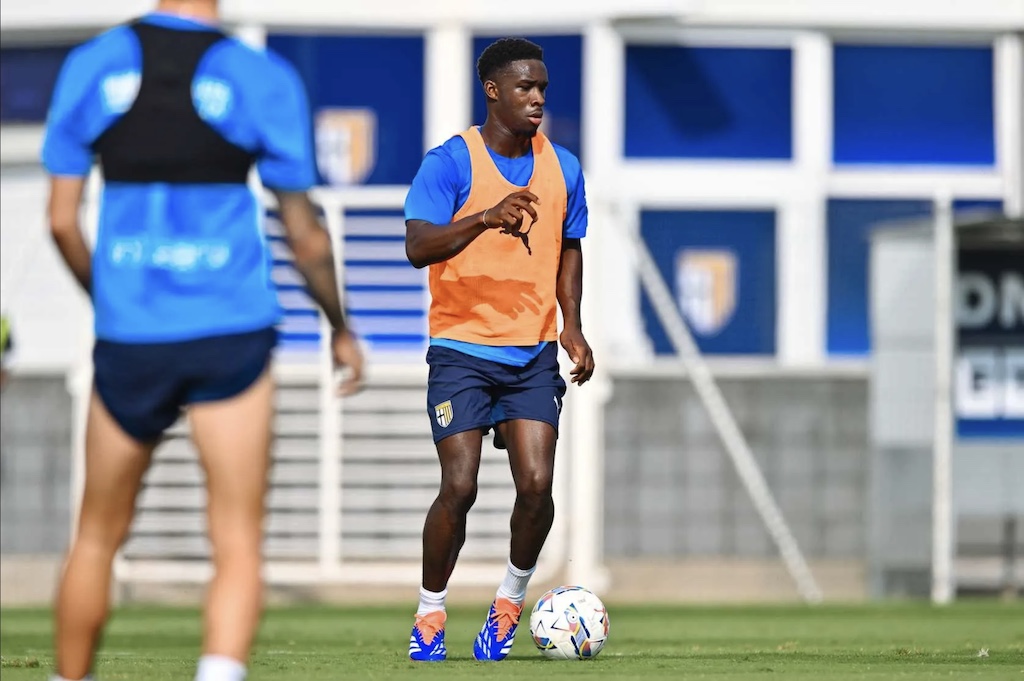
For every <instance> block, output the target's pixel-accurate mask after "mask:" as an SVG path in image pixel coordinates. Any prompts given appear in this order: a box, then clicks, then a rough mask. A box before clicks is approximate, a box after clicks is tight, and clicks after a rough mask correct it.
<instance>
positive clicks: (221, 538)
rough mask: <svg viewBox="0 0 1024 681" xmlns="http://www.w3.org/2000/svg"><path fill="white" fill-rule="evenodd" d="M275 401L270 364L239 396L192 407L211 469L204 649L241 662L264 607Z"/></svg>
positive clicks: (207, 469)
mask: <svg viewBox="0 0 1024 681" xmlns="http://www.w3.org/2000/svg"><path fill="white" fill-rule="evenodd" d="M273 400H274V384H273V381H272V378H271V376H270V372H269V371H267V372H265V373H264V374H263V376H262V377H260V379H259V380H258V381H256V383H254V384H253V385H252V386H250V387H249V388H248V389H247V390H246V391H245V392H243V393H241V394H240V395H237V396H235V397H232V398H230V399H227V400H221V401H218V402H205V403H199V404H195V405H193V406H192V407H191V408H190V418H191V422H192V432H193V437H194V438H195V443H196V446H197V447H198V449H199V457H200V461H201V463H202V466H203V470H204V471H205V472H206V488H207V526H208V532H209V537H210V543H211V545H212V547H213V565H214V571H215V574H214V577H213V581H212V582H211V583H210V586H209V590H208V591H207V595H206V610H205V620H204V638H203V653H204V654H206V655H219V656H224V657H228V658H231V659H233V660H237V661H238V662H240V663H242V664H245V662H246V661H247V660H248V657H249V649H250V647H251V645H252V640H253V637H254V636H255V633H256V629H257V627H258V626H259V620H260V614H261V612H262V609H263V582H262V575H261V567H262V553H261V549H262V540H263V516H264V497H265V495H266V490H267V474H268V472H269V468H270V443H271V427H272V418H273V412H274V405H273Z"/></svg>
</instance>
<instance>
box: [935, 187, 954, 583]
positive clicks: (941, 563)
mask: <svg viewBox="0 0 1024 681" xmlns="http://www.w3.org/2000/svg"><path fill="white" fill-rule="evenodd" d="M955 249H956V235H955V234H954V231H953V199H952V196H951V195H950V193H949V192H948V191H945V190H943V191H940V192H938V193H937V194H936V196H935V432H934V438H935V442H934V443H933V461H932V601H933V602H935V603H949V602H950V601H952V600H953V596H954V593H953V591H954V590H953V488H952V468H953V419H954V415H953V394H952V371H953V352H954V350H953V348H954V342H955V341H954V337H953V335H954V319H953V287H954V285H955V282H954V262H955V258H956V250H955Z"/></svg>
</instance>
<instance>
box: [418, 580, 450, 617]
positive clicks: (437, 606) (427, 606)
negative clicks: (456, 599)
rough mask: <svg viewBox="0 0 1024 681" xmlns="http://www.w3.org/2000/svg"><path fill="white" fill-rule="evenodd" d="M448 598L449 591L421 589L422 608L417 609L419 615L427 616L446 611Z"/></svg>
mask: <svg viewBox="0 0 1024 681" xmlns="http://www.w3.org/2000/svg"><path fill="white" fill-rule="evenodd" d="M447 596H448V589H445V590H444V591H427V590H426V589H424V588H423V587H422V586H421V587H420V607H418V608H417V609H416V614H417V615H427V614H429V613H432V612H437V611H438V610H441V611H444V599H445V598H447Z"/></svg>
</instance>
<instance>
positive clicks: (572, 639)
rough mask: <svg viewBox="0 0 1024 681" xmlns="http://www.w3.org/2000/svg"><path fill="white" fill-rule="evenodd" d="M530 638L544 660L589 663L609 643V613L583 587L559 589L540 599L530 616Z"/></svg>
mask: <svg viewBox="0 0 1024 681" xmlns="http://www.w3.org/2000/svg"><path fill="white" fill-rule="evenodd" d="M530 635H531V636H532V637H533V642H534V644H535V645H536V646H537V649H538V650H540V652H541V654H542V655H544V657H549V658H551V659H553V660H589V659H592V658H594V657H597V654H598V653H600V652H601V649H602V648H604V644H605V642H606V641H607V640H608V611H607V610H606V609H605V607H604V603H602V602H601V599H600V598H598V597H597V596H596V595H594V593H593V592H592V591H590V590H588V589H585V588H583V587H582V586H560V587H558V588H556V589H552V590H551V591H548V592H547V593H546V594H544V595H543V596H541V597H540V600H538V601H537V604H536V605H534V606H533V612H532V613H531V614H530Z"/></svg>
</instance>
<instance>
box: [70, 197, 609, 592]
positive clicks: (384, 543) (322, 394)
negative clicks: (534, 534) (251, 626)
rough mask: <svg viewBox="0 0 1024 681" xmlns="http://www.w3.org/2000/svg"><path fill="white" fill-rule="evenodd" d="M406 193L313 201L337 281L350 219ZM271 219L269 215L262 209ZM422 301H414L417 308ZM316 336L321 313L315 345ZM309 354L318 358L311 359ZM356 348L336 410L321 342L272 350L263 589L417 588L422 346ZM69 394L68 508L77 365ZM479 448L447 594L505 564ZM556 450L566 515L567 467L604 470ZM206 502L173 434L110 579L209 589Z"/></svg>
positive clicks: (565, 448) (424, 447)
mask: <svg viewBox="0 0 1024 681" xmlns="http://www.w3.org/2000/svg"><path fill="white" fill-rule="evenodd" d="M405 191H406V189H405V188H404V187H360V188H357V189H353V190H349V191H335V190H324V189H318V190H315V191H314V192H313V197H314V200H315V202H316V203H317V204H318V205H319V206H320V207H321V208H322V209H323V211H324V216H325V222H326V225H327V227H328V229H329V231H330V234H331V238H332V242H333V244H334V249H335V253H336V255H337V258H336V259H337V262H338V266H339V271H338V274H339V278H340V280H341V281H345V277H346V269H345V266H344V263H345V253H346V245H345V235H346V234H348V233H349V229H348V227H349V226H354V228H355V227H358V226H359V225H360V224H362V225H363V226H364V227H365V225H366V224H367V223H359V222H358V220H359V219H360V218H358V217H355V218H353V217H351V216H349V215H348V213H349V212H350V211H352V210H359V211H381V212H382V213H383V212H387V213H397V212H399V211H400V209H401V206H402V202H403V201H404V198H405ZM92 198H93V200H95V198H96V195H95V193H94V194H93V195H92ZM268 208H269V209H270V210H272V209H273V206H272V202H269V203H268ZM374 220H376V221H377V222H375V223H373V227H374V229H377V230H378V231H379V230H380V229H384V230H385V231H386V232H387V235H386V236H394V235H395V234H403V233H404V220H402V218H401V217H400V216H397V215H395V216H394V224H393V226H392V227H388V226H387V225H386V224H385V223H384V222H382V221H381V219H380V218H374ZM277 251H278V255H280V249H277ZM384 257H387V256H384ZM278 262H279V263H280V258H278ZM391 266H393V264H392V265H391ZM281 267H282V268H284V267H285V266H281ZM409 269H410V270H412V268H411V267H409ZM412 271H413V272H417V271H416V270H412ZM422 274H423V273H422V272H417V276H422ZM426 300H427V298H426V296H425V295H424V298H423V301H424V304H425V302H426ZM356 316H357V315H356ZM327 328H328V327H327V326H326V321H325V320H324V319H323V317H322V316H321V317H320V319H319V329H320V335H321V337H322V338H323V337H326V330H327ZM357 330H358V328H357ZM424 333H425V329H424ZM89 335H90V338H91V334H89ZM424 345H425V343H424ZM312 346H318V347H319V351H318V352H317V351H311V350H310V349H309V348H310V347H312ZM367 346H368V359H369V366H368V372H367V382H366V388H365V390H364V391H363V392H362V393H360V394H359V395H357V396H355V397H353V398H349V399H346V400H341V399H339V398H337V397H336V395H335V392H334V387H335V384H336V383H335V378H336V376H335V371H334V368H333V365H332V361H331V356H330V349H329V347H328V346H327V344H326V343H323V342H320V343H317V344H311V345H307V346H306V348H307V349H306V350H302V349H298V350H295V351H292V352H288V351H287V348H284V349H283V350H282V351H281V352H280V353H279V357H278V361H277V362H276V363H275V369H274V375H275V378H276V380H277V383H278V397H277V410H276V414H275V435H276V442H275V452H274V468H273V470H272V474H271V483H270V490H269V494H268V507H269V510H268V521H267V537H266V543H265V554H266V557H267V564H266V570H265V575H266V578H267V580H268V582H270V583H281V584H285V583H287V584H318V583H408V584H415V583H418V581H419V579H420V545H421V544H420V542H421V540H420V533H421V530H422V525H423V519H424V517H425V514H426V511H427V509H428V507H429V505H430V503H431V502H432V500H433V497H434V496H435V494H436V489H437V483H438V482H439V479H440V471H439V468H438V465H437V462H436V455H435V452H434V446H433V443H432V440H431V437H430V427H429V422H428V421H427V418H426V415H425V414H424V411H425V407H426V397H425V391H426V366H425V364H424V362H423V352H424V351H425V347H420V348H418V349H417V348H414V347H411V346H410V347H405V348H404V349H403V350H401V351H399V352H395V351H394V350H393V349H389V347H387V346H386V344H379V345H374V344H373V343H368V344H367ZM417 350H418V352H417ZM69 385H70V387H71V388H72V393H73V396H74V400H75V405H76V409H75V413H76V419H75V429H74V437H75V448H74V451H75V459H76V461H75V467H74V469H75V472H74V474H73V481H74V487H75V490H76V495H75V496H76V499H77V498H78V491H79V490H80V489H81V484H82V472H83V459H84V451H83V448H82V443H83V442H84V427H85V419H84V415H85V413H86V407H87V404H88V399H89V394H90V388H91V372H90V371H89V369H88V363H87V362H85V363H83V367H82V370H81V371H79V372H76V375H75V377H74V379H73V380H71V381H69ZM572 418H573V417H572V415H571V414H570V415H568V416H567V419H568V420H570V421H571V419H572ZM484 447H485V449H484V455H483V462H482V464H481V470H480V487H481V490H480V495H479V497H478V501H477V503H476V505H475V506H474V508H473V510H472V511H471V512H470V519H469V525H468V528H467V541H466V546H465V548H464V550H463V557H462V559H461V560H460V562H459V565H458V567H457V569H456V571H455V573H454V575H453V579H452V582H453V584H454V583H464V584H496V583H497V582H496V580H499V579H500V576H501V574H502V570H503V569H504V565H505V561H506V559H507V556H508V539H509V536H508V534H509V530H508V518H509V514H510V513H511V510H512V504H513V502H514V499H515V489H514V485H513V484H512V479H511V475H510V473H509V470H508V463H507V460H506V457H505V455H504V452H499V451H497V450H494V449H493V448H492V447H491V446H490V443H489V441H485V445H484ZM559 451H560V455H559V457H558V462H557V464H556V485H555V496H556V505H557V507H558V508H559V509H571V508H572V506H571V504H570V503H567V500H568V498H569V494H570V488H569V484H568V479H567V473H568V470H569V469H570V468H572V469H574V470H573V474H574V475H576V476H579V475H592V476H599V475H600V474H601V473H600V471H598V470H596V469H592V468H591V467H589V466H587V467H577V466H574V465H573V464H572V463H571V462H570V461H569V459H571V458H573V455H574V453H575V452H574V449H573V447H572V437H571V434H569V435H564V436H563V438H562V440H561V442H560V444H559ZM587 469H590V470H589V471H588V472H581V471H585V470H587ZM204 505H205V492H204V489H203V480H202V477H201V474H200V470H199V467H198V465H197V463H196V460H195V454H194V451H193V449H192V446H191V444H190V442H189V440H188V429H187V426H186V425H185V424H184V423H179V424H178V425H177V426H175V428H174V429H172V431H171V432H170V433H169V436H168V438H167V441H166V442H165V443H164V444H163V445H162V446H161V447H160V448H159V450H158V452H157V454H156V456H155V457H154V462H153V465H152V467H151V469H150V471H149V473H148V474H147V476H146V480H145V483H144V489H143V491H142V493H141V495H140V500H139V503H138V511H137V517H136V522H135V524H134V525H133V530H132V534H131V536H130V537H129V540H128V541H127V542H126V544H125V546H124V547H123V549H122V551H121V552H120V553H119V555H118V558H117V560H116V563H115V577H116V578H117V579H118V580H120V581H122V582H135V583H139V582H169V583H183V582H201V581H204V580H206V579H208V578H209V576H210V574H211V566H210V564H209V560H208V545H207V542H206V539H205V517H204ZM571 513H572V511H568V512H567V511H562V512H560V513H559V514H557V515H556V520H555V526H554V527H553V529H552V532H551V534H550V536H549V539H548V543H547V546H546V548H545V550H544V552H543V554H542V556H541V559H540V562H539V564H538V570H537V578H538V579H540V580H542V581H543V580H548V579H553V578H554V577H555V575H557V574H559V573H560V571H561V570H562V568H563V567H565V566H566V564H567V558H568V552H567V547H568V537H569V515H570V514H571ZM586 515H587V516H588V518H587V519H586V520H585V521H584V522H587V523H598V522H599V518H597V517H596V516H595V515H594V514H593V513H591V514H586ZM575 527H576V526H575V525H573V528H574V529H575Z"/></svg>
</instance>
